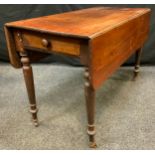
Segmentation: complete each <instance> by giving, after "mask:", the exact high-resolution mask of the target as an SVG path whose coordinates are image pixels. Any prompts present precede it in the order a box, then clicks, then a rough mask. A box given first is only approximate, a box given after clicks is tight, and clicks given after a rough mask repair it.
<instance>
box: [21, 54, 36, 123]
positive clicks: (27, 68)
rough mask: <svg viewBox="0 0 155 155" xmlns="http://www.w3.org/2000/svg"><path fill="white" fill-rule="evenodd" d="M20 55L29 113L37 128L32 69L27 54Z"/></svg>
mask: <svg viewBox="0 0 155 155" xmlns="http://www.w3.org/2000/svg"><path fill="white" fill-rule="evenodd" d="M20 55H21V63H22V65H23V74H24V79H25V84H26V88H27V93H28V98H29V102H30V113H31V114H32V120H33V122H34V125H35V126H38V118H37V107H36V97H35V88H34V80H33V71H32V67H31V65H30V60H29V57H28V55H27V52H22V53H20Z"/></svg>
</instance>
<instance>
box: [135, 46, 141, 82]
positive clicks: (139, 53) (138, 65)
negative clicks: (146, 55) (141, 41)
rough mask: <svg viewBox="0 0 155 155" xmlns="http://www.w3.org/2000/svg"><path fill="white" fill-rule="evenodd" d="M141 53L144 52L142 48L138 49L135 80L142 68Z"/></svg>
mask: <svg viewBox="0 0 155 155" xmlns="http://www.w3.org/2000/svg"><path fill="white" fill-rule="evenodd" d="M141 53H142V48H140V49H138V50H137V51H136V54H135V69H134V76H133V80H136V78H137V76H138V74H139V71H140V70H139V69H140V58H141Z"/></svg>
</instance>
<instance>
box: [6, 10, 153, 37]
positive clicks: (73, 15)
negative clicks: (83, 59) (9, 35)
mask: <svg viewBox="0 0 155 155" xmlns="http://www.w3.org/2000/svg"><path fill="white" fill-rule="evenodd" d="M149 11H150V9H148V8H111V7H94V8H88V9H83V10H78V11H71V12H67V13H61V14H56V15H49V16H44V17H39V18H32V19H28V20H21V21H17V22H11V23H7V24H6V26H11V27H18V28H24V29H32V30H37V31H42V32H49V33H53V34H60V35H67V36H75V37H81V38H93V37H96V36H99V35H100V34H103V33H105V32H107V31H109V30H111V29H113V28H115V27H118V26H120V25H121V24H124V23H126V22H128V21H130V20H132V19H134V18H137V17H138V16H141V15H143V14H145V13H147V12H149Z"/></svg>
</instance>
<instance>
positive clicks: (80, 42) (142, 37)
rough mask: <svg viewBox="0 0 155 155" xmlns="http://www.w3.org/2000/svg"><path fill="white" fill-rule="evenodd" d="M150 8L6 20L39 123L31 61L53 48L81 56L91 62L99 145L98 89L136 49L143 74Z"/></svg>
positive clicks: (91, 112)
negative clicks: (143, 50)
mask: <svg viewBox="0 0 155 155" xmlns="http://www.w3.org/2000/svg"><path fill="white" fill-rule="evenodd" d="M150 12H151V11H150V9H149V8H111V7H93V8H88V9H83V10H77V11H72V12H67V13H61V14H56V15H49V16H44V17H39V18H32V19H27V20H21V21H16V22H11V23H6V24H5V26H4V29H5V35H6V41H7V47H8V53H9V57H10V62H11V64H12V65H13V66H14V67H15V68H23V74H24V78H25V83H26V88H27V92H28V97H29V102H30V112H31V113H32V119H33V122H34V125H35V126H38V119H37V106H36V97H35V88H34V80H33V72H32V67H31V63H32V62H35V61H38V60H40V59H42V58H43V57H46V56H47V55H48V54H51V53H58V54H64V55H66V56H72V57H78V58H79V59H80V61H81V64H83V65H84V67H85V71H84V78H85V83H84V87H85V97H86V109H87V118H88V125H87V133H88V136H89V142H90V145H89V146H90V147H92V148H95V147H96V141H95V133H96V132H95V92H96V90H97V88H99V87H100V86H101V84H103V82H104V81H105V80H106V79H107V78H108V77H109V76H110V75H112V73H114V71H116V70H117V69H118V68H119V67H120V65H122V64H123V63H124V62H125V61H126V60H127V59H128V58H129V57H130V56H131V55H132V54H134V53H135V55H136V57H135V69H134V79H135V78H136V77H137V75H138V72H139V66H140V55H141V52H142V47H143V45H144V43H145V41H146V40H147V38H148V33H149V20H150ZM60 76H61V74H60ZM45 78H46V75H45ZM66 95H67V94H66ZM118 102H119V101H118Z"/></svg>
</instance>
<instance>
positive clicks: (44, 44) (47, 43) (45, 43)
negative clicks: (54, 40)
mask: <svg viewBox="0 0 155 155" xmlns="http://www.w3.org/2000/svg"><path fill="white" fill-rule="evenodd" d="M42 45H43V46H44V47H48V46H49V41H48V40H47V39H42Z"/></svg>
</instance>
